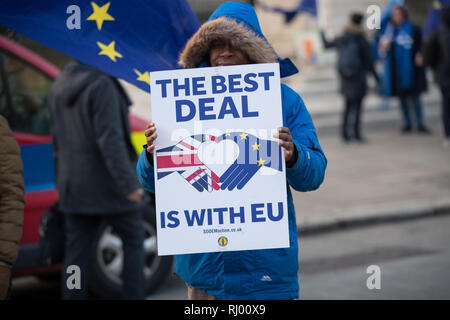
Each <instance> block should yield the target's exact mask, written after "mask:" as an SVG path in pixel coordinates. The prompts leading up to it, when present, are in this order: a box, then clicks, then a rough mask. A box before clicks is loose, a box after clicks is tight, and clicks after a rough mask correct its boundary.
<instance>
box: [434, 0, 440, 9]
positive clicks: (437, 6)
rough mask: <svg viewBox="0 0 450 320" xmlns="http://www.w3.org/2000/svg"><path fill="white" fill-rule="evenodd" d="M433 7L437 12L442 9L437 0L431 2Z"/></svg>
mask: <svg viewBox="0 0 450 320" xmlns="http://www.w3.org/2000/svg"><path fill="white" fill-rule="evenodd" d="M433 6H434V8H435V9H437V10H441V9H442V5H441V3H440V2H439V1H437V0H435V1H433Z"/></svg>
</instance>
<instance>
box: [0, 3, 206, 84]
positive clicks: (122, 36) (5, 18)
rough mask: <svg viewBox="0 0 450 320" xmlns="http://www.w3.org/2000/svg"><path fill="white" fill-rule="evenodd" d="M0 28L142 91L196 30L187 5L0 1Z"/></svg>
mask: <svg viewBox="0 0 450 320" xmlns="http://www.w3.org/2000/svg"><path fill="white" fill-rule="evenodd" d="M0 23H1V24H2V25H4V26H6V27H8V28H10V29H12V30H14V31H17V32H19V33H21V34H23V35H25V36H27V37H29V38H31V39H33V40H35V41H37V42H40V43H42V44H44V45H46V46H48V47H51V48H53V49H55V50H57V51H61V52H63V53H65V54H67V55H69V56H71V57H73V58H75V59H77V60H79V61H81V62H84V63H86V64H90V65H93V66H95V67H97V68H99V69H101V70H102V71H104V72H106V73H108V74H110V75H112V76H114V77H118V78H121V79H124V80H126V81H128V82H130V83H132V84H134V85H136V86H138V87H139V88H141V89H143V90H145V91H150V75H149V72H151V71H157V70H168V69H174V68H177V67H178V66H177V59H178V53H179V52H180V51H181V50H182V49H183V47H184V45H185V43H186V42H187V40H188V39H189V38H190V37H191V36H192V35H193V34H194V33H195V31H196V30H197V29H198V28H199V26H200V23H199V21H198V19H197V17H196V16H195V14H194V13H193V12H192V9H191V8H190V6H189V4H188V3H187V2H186V0H164V1H155V0H127V1H125V0H109V1H106V0H92V1H91V0H79V1H73V0H58V1H55V0H40V1H30V0H14V1H10V0H0Z"/></svg>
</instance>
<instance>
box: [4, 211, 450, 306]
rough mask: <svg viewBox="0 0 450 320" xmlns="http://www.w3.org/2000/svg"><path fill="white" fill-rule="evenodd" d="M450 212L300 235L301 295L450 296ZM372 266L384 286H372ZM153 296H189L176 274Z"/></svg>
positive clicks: (27, 281)
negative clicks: (377, 269) (377, 271)
mask: <svg viewBox="0 0 450 320" xmlns="http://www.w3.org/2000/svg"><path fill="white" fill-rule="evenodd" d="M449 229H450V215H440V216H436V217H428V218H423V219H415V220H410V221H404V222H401V223H391V224H381V225H376V226H372V227H364V228H357V229H350V230H345V229H344V230H341V231H337V232H331V233H326V234H318V235H314V236H304V237H300V239H299V246H300V249H299V253H300V254H299V256H300V286H301V290H300V296H301V299H450V277H449V276H448V272H449V270H450V247H449V245H448V244H449V243H450V232H448V230H449ZM369 265H378V266H379V267H380V270H381V289H380V290H377V289H373V290H369V289H367V287H366V280H367V278H368V277H369V274H367V273H366V269H367V267H368V266H369ZM14 285H15V287H14V294H13V299H18V300H19V299H20V300H24V299H58V291H59V290H58V285H57V284H56V283H51V282H50V283H49V282H45V281H40V280H36V279H35V278H23V279H17V280H15V282H14ZM148 299H181V300H183V299H186V288H185V285H184V283H183V282H182V281H181V280H179V279H178V278H177V277H176V276H172V277H171V278H169V280H168V281H167V282H166V283H165V284H164V285H163V286H162V287H161V288H160V289H159V290H158V291H157V292H156V293H154V294H152V295H151V296H149V297H148Z"/></svg>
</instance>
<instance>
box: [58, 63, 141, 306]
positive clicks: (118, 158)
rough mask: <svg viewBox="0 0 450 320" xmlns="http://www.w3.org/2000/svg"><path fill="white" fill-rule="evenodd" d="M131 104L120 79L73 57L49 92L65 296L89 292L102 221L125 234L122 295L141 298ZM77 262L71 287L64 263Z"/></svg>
mask: <svg viewBox="0 0 450 320" xmlns="http://www.w3.org/2000/svg"><path fill="white" fill-rule="evenodd" d="M130 104H131V102H130V100H129V98H128V96H127V94H126V93H125V91H124V89H123V88H122V86H121V85H120V83H119V82H118V81H117V79H115V78H112V77H110V76H108V75H106V74H104V73H102V72H101V71H99V70H97V69H95V68H93V67H90V66H88V65H85V64H81V63H77V62H71V63H69V64H68V65H67V66H66V68H65V69H64V70H63V71H61V73H60V74H59V76H58V78H57V79H56V80H55V82H54V84H53V86H52V90H51V93H50V110H51V119H52V123H51V126H52V138H53V147H54V157H55V167H56V187H57V190H58V193H59V208H60V210H61V211H62V212H63V213H64V221H65V222H64V223H65V236H66V245H65V257H64V269H63V272H62V274H63V281H62V297H63V298H64V299H87V298H88V277H89V276H88V269H89V260H90V258H91V255H92V249H93V248H92V246H93V243H94V240H95V239H94V238H95V236H96V234H97V233H96V231H97V230H98V228H99V226H100V223H101V222H102V221H105V220H106V222H107V223H109V224H110V225H112V226H113V228H114V230H115V231H117V233H118V234H119V236H120V237H121V238H122V241H123V250H124V262H123V266H124V267H123V273H122V278H123V288H122V297H123V298H124V299H143V298H144V297H145V293H144V287H145V285H144V275H143V267H144V252H143V240H144V231H143V225H142V216H141V210H140V209H141V208H140V203H141V200H142V196H143V189H142V188H141V187H140V185H139V182H138V180H137V177H136V169H135V168H136V161H137V155H136V152H135V150H134V148H133V146H132V144H131V140H130V125H129V121H128V107H129V105H130ZM70 265H77V266H79V267H80V269H81V289H79V290H78V289H72V290H69V289H68V288H67V286H66V280H67V279H66V278H67V277H68V276H69V275H68V274H67V273H66V272H65V270H66V269H67V267H68V266H70Z"/></svg>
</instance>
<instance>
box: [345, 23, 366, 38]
mask: <svg viewBox="0 0 450 320" xmlns="http://www.w3.org/2000/svg"><path fill="white" fill-rule="evenodd" d="M344 32H349V33H353V34H359V35H362V36H365V35H366V32H365V30H364V28H363V27H362V26H360V25H357V24H354V23H349V24H347V25H346V26H345V27H344Z"/></svg>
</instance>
